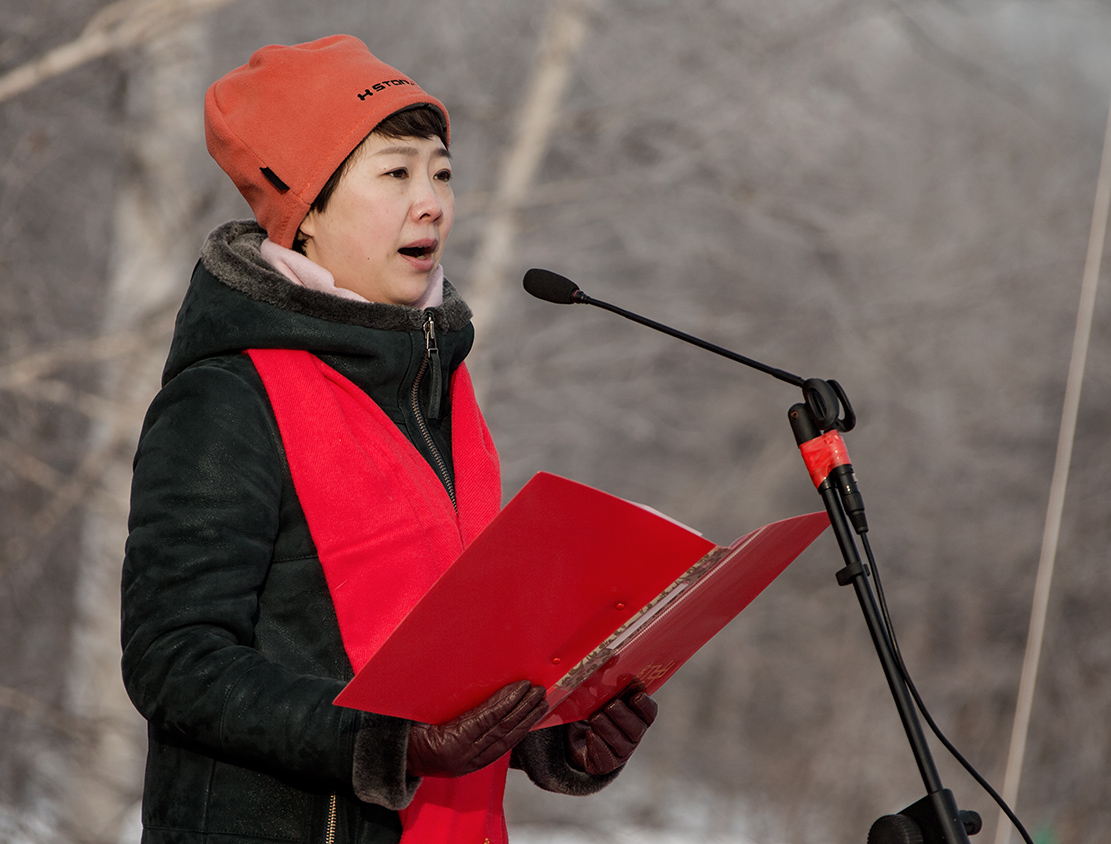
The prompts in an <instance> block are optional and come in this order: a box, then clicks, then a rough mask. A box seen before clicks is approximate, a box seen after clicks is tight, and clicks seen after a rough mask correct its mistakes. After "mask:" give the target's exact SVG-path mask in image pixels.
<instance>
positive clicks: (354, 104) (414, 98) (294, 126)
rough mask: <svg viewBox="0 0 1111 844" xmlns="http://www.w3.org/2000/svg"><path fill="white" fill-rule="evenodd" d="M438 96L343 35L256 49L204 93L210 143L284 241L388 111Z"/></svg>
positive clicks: (258, 214) (271, 232) (272, 235)
mask: <svg viewBox="0 0 1111 844" xmlns="http://www.w3.org/2000/svg"><path fill="white" fill-rule="evenodd" d="M414 105H431V106H434V107H435V108H437V109H438V110H439V111H440V113H441V114H442V115H443V117H444V123H445V126H446V125H447V124H448V114H447V109H446V108H444V105H443V103H441V102H440V101H439V100H437V99H435V98H434V97H430V96H429V95H428V94H426V93H425V92H424V91H422V90H421V89H420V87H418V86H417V84H416V83H415V82H413V81H412V80H411V79H409V78H408V77H407V76H405V75H404V74H402V73H399V72H398V71H397V70H395V69H394V68H392V67H390V66H389V65H387V64H385V63H384V62H382V61H379V60H378V59H377V58H375V57H374V56H373V55H371V53H370V50H368V49H367V47H366V45H365V44H364V43H363V42H362V41H360V40H359V39H357V38H353V37H351V36H350V35H332V36H329V37H327V38H321V39H319V40H317V41H310V42H308V43H306V44H297V45H294V46H292V47H283V46H280V45H273V46H269V47H263V48H262V49H260V50H258V51H256V52H255V53H254V55H252V56H251V59H250V61H249V62H247V64H245V65H243V66H242V67H238V68H236V69H235V70H233V71H232V72H231V73H229V74H227V75H226V76H224V77H223V78H221V79H218V80H216V82H214V83H213V84H212V86H211V87H210V88H209V89H208V93H207V94H206V95H205V98H204V128H205V138H206V139H207V142H208V151H209V153H210V154H211V155H212V157H213V158H214V159H216V163H217V164H219V165H220V167H222V168H223V170H224V172H225V173H227V174H228V175H229V176H231V179H232V181H233V182H235V186H236V187H237V188H239V192H240V193H241V194H243V198H244V199H246V200H247V204H248V205H250V206H251V210H252V211H254V212H255V219H257V220H258V222H259V225H261V226H262V227H263V228H264V229H266V234H267V237H269V239H270V240H272V241H274V242H275V243H277V244H278V245H280V246H285V247H287V248H288V247H290V246H292V245H293V239H294V237H295V235H296V234H297V229H298V227H299V226H300V225H301V221H302V220H304V218H305V215H306V214H307V213H308V212H309V208H310V206H311V205H312V202H313V200H314V199H315V198H316V195H317V194H318V193H319V192H320V189H321V188H322V187H323V186H324V183H325V182H327V181H328V179H329V177H330V176H331V175H332V173H333V172H335V170H336V168H338V167H339V166H340V164H342V163H343V160H344V159H345V158H347V156H348V155H349V154H350V153H351V151H352V150H354V149H355V147H357V146H358V145H359V144H360V143H362V141H363V139H364V138H365V137H366V136H367V135H369V134H370V132H371V131H372V130H373V129H374V127H375V126H377V125H378V124H379V123H381V122H382V121H383V120H384V119H386V118H387V117H389V116H390V115H391V114H394V113H395V112H398V111H401V110H402V109H405V108H409V107H411V106H414Z"/></svg>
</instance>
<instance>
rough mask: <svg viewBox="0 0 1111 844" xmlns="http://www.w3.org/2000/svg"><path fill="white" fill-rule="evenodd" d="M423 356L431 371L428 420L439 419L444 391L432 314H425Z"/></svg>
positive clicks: (427, 312)
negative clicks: (441, 397)
mask: <svg viewBox="0 0 1111 844" xmlns="http://www.w3.org/2000/svg"><path fill="white" fill-rule="evenodd" d="M424 354H425V360H427V361H428V366H429V368H430V369H431V370H432V383H431V384H430V385H429V392H428V418H429V419H439V418H440V395H441V393H443V391H444V382H443V372H442V371H441V370H440V349H439V348H438V347H437V346H436V324H435V322H434V321H433V319H432V313H431V312H429V311H426V312H425V320H424Z"/></svg>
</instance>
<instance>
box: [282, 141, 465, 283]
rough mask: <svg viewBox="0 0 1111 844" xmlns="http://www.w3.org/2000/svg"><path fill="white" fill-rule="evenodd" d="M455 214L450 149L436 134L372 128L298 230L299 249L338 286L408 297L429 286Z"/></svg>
mask: <svg viewBox="0 0 1111 844" xmlns="http://www.w3.org/2000/svg"><path fill="white" fill-rule="evenodd" d="M454 219H455V195H454V194H453V193H452V190H451V157H450V154H449V153H448V151H447V150H446V149H445V148H444V145H443V143H442V142H441V141H440V139H439V138H408V137H407V138H387V137H383V136H380V135H374V134H371V135H370V136H369V137H368V138H367V139H366V140H365V141H364V142H363V143H362V145H361V146H360V147H359V150H358V151H357V152H356V153H355V158H354V159H353V160H352V161H351V162H350V163H349V166H348V168H347V172H346V173H344V174H343V176H342V178H341V179H340V181H339V184H338V185H337V186H336V189H335V192H334V193H333V194H332V196H331V198H330V199H329V200H328V204H327V207H326V208H325V209H324V211H322V212H318V211H310V212H309V214H308V216H307V217H305V219H304V221H302V223H301V234H302V235H303V236H304V237H305V255H306V256H308V257H309V258H311V259H312V260H313V261H315V262H316V263H317V264H319V265H320V266H322V267H324V268H325V269H326V270H329V271H330V272H331V273H332V275H333V276H334V277H335V280H336V286H337V287H344V288H347V289H348V290H353V291H354V292H356V293H358V294H359V295H360V296H362V297H363V298H365V299H369V300H370V301H372V302H384V303H388V304H393V305H412V304H413V303H415V302H416V301H418V300H419V299H420V298H421V296H423V295H424V292H425V290H427V289H428V282H429V279H430V277H431V275H432V272H433V270H435V269H436V267H437V266H439V264H440V256H441V255H442V254H443V250H444V243H445V242H446V241H447V236H448V233H449V232H450V231H451V224H452V222H453V221H454Z"/></svg>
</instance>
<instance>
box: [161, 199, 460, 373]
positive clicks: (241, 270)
mask: <svg viewBox="0 0 1111 844" xmlns="http://www.w3.org/2000/svg"><path fill="white" fill-rule="evenodd" d="M265 237H266V233H265V232H264V231H263V230H262V229H261V228H260V227H259V225H258V224H257V223H256V222H255V221H254V220H250V221H233V222H230V223H225V224H224V225H222V226H220V227H218V228H216V229H215V230H214V231H213V232H212V233H211V234H210V235H209V236H208V239H207V241H206V242H205V244H204V247H203V249H202V250H201V257H200V260H199V261H198V262H197V266H196V268H195V269H194V271H193V277H192V279H191V281H190V283H189V290H188V291H187V292H186V294H185V300H184V302H183V303H182V306H181V310H180V311H179V312H178V316H177V322H176V325H175V327H174V339H173V342H172V344H171V346H170V353H169V356H168V358H167V360H166V367H165V370H164V371H163V376H162V381H163V383H166V382H167V381H169V380H170V379H171V378H173V377H174V376H175V375H177V374H178V373H179V372H181V371H182V370H183V369H185V368H186V367H188V366H190V365H191V364H193V363H196V362H197V361H199V360H202V359H204V358H208V357H214V356H216V355H223V354H231V353H234V352H238V351H242V350H244V349H251V348H298V349H306V350H308V351H310V352H314V353H318V354H339V355H348V354H355V355H362V354H366V353H367V352H368V350H369V349H370V348H372V347H373V345H374V344H375V343H376V342H377V341H376V339H375V335H376V334H377V332H380V331H388V332H405V333H407V332H412V331H420V330H422V329H423V326H424V323H425V321H426V319H427V313H431V314H432V317H433V319H434V320H435V324H436V331H437V333H439V334H443V333H446V332H456V331H464V332H467V333H468V335H471V334H472V328H471V325H470V320H471V310H470V308H468V307H467V304H466V302H464V301H463V299H462V298H461V297H460V296H459V294H458V293H457V292H456V290H455V288H454V287H452V286H451V284H450V283H449V282H448V281H447V280H445V281H444V302H443V304H442V305H440V306H439V307H436V308H430V309H428V312H425V311H421V310H418V309H417V308H410V307H406V306H404V305H387V304H380V303H373V302H356V301H351V300H348V299H341V298H339V297H337V296H331V295H329V294H327V293H322V292H320V291H317V290H311V289H309V288H306V287H299V286H298V285H296V284H293V283H291V282H290V281H289V280H287V279H286V278H285V277H284V276H283V275H282V274H281V273H279V272H278V271H277V270H275V269H274V268H273V267H271V266H270V264H269V263H267V262H266V260H265V259H264V258H263V257H262V254H261V253H260V251H259V247H260V246H261V244H262V241H263V240H264V239H265ZM368 329H370V330H369V331H368ZM466 346H467V350H469V347H470V336H469V337H468V340H467V343H466ZM464 353H465V352H464Z"/></svg>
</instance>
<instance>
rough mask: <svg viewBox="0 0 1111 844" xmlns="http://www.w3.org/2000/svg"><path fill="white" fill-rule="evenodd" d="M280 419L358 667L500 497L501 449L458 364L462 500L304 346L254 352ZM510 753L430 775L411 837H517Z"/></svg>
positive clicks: (456, 455) (406, 815)
mask: <svg viewBox="0 0 1111 844" xmlns="http://www.w3.org/2000/svg"><path fill="white" fill-rule="evenodd" d="M248 354H249V355H250V357H251V360H252V361H253V362H254V365H255V368H256V369H257V370H258V372H259V375H260V376H261V377H262V382H263V384H264V385H265V386H266V392H267V394H268V395H269V397H270V404H271V406H272V407H273V409H274V415H275V416H276V418H277V421H278V429H279V430H280V432H281V436H282V444H283V445H284V447H285V452H286V456H287V459H288V460H289V468H290V472H291V474H292V476H293V484H294V487H295V488H296V490H297V497H298V499H299V500H300V502H301V507H302V509H303V510H304V512H305V518H306V519H307V520H308V525H309V531H310V532H311V534H312V538H313V542H314V543H315V544H316V548H317V552H318V554H319V556H320V563H321V565H322V567H323V569H324V576H325V579H326V580H327V583H328V590H329V592H330V593H331V597H332V603H333V604H334V605H335V609H336V618H337V619H338V622H339V629H340V635H341V637H342V639H343V646H344V649H345V650H346V651H347V656H348V658H349V659H350V660H351V665H352V667H353V668H354V670H355V671H358V670H359V668H361V667H362V665H363V664H364V663H365V662H366V660H367V658H368V657H369V655H370V654H372V653H374V651H375V650H376V649H377V648H378V646H379V645H380V644H381V642H382V641H384V640H385V638H386V637H387V636H389V634H390V633H391V632H392V631H393V629H394V628H395V627H396V626H397V624H398V623H399V622H400V621H401V620H402V619H403V618H404V617H405V615H406V613H408V611H409V610H410V609H411V608H412V606H413V605H414V604H415V603H416V602H417V600H419V599H420V597H421V596H422V595H423V594H424V593H425V591H426V590H427V589H428V587H429V586H431V585H432V583H434V582H435V581H436V579H437V578H438V577H439V576H440V574H441V573H442V572H443V571H444V570H445V569H446V568H447V566H449V565H450V564H451V563H452V561H454V560H455V558H456V557H457V556H458V555H459V553H460V552H461V551H462V550H463V548H464V547H465V546H466V545H467V544H469V543H470V542H471V540H473V539H474V537H475V536H477V535H478V533H479V532H480V531H481V530H482V529H483V528H484V527H485V526H486V524H487V523H488V522H489V521H490V520H491V519H492V518H493V517H494V516H495V515H496V514H497V512H498V510H499V509H500V507H501V478H500V472H499V466H498V456H497V452H496V451H495V450H494V443H493V441H492V440H491V438H490V432H489V431H488V430H487V428H486V423H485V422H484V421H483V419H482V414H481V413H480V411H479V409H478V404H477V403H476V401H475V397H474V390H473V388H472V386H471V379H470V376H469V374H468V373H467V371H466V368H465V367H462V366H460V367H459V369H458V370H456V372H455V375H454V376H453V378H452V384H451V422H452V424H451V450H452V460H453V464H454V469H455V472H454V474H455V489H456V506H453V505H452V502H451V499H450V498H449V497H448V494H447V492H446V491H445V489H444V486H443V484H442V483H441V482H440V479H439V477H438V476H437V475H436V472H435V471H434V470H433V469H432V467H431V466H429V464H428V462H427V461H426V460H425V459H424V458H423V457H422V456H421V455H420V453H419V452H418V451H417V449H416V448H415V447H414V446H413V444H412V443H411V442H409V440H408V439H407V438H406V436H405V435H404V434H403V433H402V432H401V431H400V430H399V429H398V427H397V425H395V424H394V423H393V422H392V421H391V420H390V418H389V417H388V416H386V414H385V413H384V412H383V411H382V409H381V408H380V407H379V406H378V405H377V404H375V403H374V401H373V400H372V399H371V398H370V397H369V396H367V394H366V393H364V392H363V391H362V390H360V389H359V388H358V387H357V386H355V385H354V384H353V383H351V381H349V380H348V379H347V378H345V377H343V376H342V375H340V374H339V373H338V372H336V371H335V370H334V369H332V368H331V367H329V366H328V365H327V364H325V363H324V362H323V361H321V360H320V359H319V358H317V357H315V356H313V355H311V354H310V353H308V352H305V351H294V350H286V349H265V350H259V349H254V350H251V351H249V352H248ZM508 766H509V757H508V755H507V756H506V757H504V758H503V759H501V760H499V761H498V762H495V763H493V764H492V765H489V766H487V767H486V768H484V769H482V770H481V771H476V772H475V773H473V774H470V775H468V776H465V777H459V778H455V779H447V778H438V777H425V778H424V780H423V781H422V782H421V785H420V787H419V788H418V789H417V793H416V796H415V797H414V799H413V802H412V803H411V804H410V805H409V807H408V808H406V809H404V810H402V812H401V823H402V829H403V833H402V844H446V842H451V844H471V843H472V842H473V844H507V842H508V836H507V835H506V831H505V818H504V813H503V810H502V796H503V793H504V790H505V776H506V771H507V769H508Z"/></svg>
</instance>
